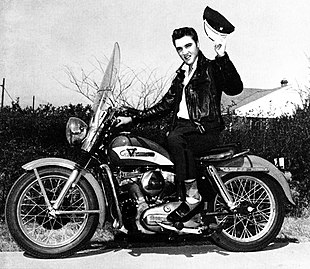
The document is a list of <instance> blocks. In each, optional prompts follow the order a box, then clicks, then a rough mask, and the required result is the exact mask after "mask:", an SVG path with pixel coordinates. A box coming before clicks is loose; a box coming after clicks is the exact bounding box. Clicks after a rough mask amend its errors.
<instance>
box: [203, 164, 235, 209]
mask: <svg viewBox="0 0 310 269" xmlns="http://www.w3.org/2000/svg"><path fill="white" fill-rule="evenodd" d="M206 170H207V172H208V174H209V175H210V176H211V178H212V179H213V181H214V183H215V184H216V186H217V189H218V191H219V192H220V195H221V196H222V197H223V199H224V201H225V203H226V205H227V206H228V207H229V209H230V210H231V211H233V210H234V209H235V208H236V204H235V202H234V200H233V198H232V197H231V195H230V194H229V192H228V190H227V188H226V186H225V184H224V182H223V181H222V179H221V177H220V175H219V174H218V172H217V171H216V169H215V167H214V166H213V165H208V166H206Z"/></svg>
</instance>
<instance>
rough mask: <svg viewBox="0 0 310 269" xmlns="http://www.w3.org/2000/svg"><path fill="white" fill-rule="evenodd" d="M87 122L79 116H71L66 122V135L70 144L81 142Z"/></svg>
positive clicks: (85, 131)
mask: <svg viewBox="0 0 310 269" xmlns="http://www.w3.org/2000/svg"><path fill="white" fill-rule="evenodd" d="M87 128H88V126H87V124H86V123H85V122H84V121H82V120H81V119H79V118H75V117H71V118H70V119H69V120H68V122H67V127H66V137H67V140H68V142H69V144H70V145H77V144H81V143H82V141H83V139H84V138H85V137H86V134H87Z"/></svg>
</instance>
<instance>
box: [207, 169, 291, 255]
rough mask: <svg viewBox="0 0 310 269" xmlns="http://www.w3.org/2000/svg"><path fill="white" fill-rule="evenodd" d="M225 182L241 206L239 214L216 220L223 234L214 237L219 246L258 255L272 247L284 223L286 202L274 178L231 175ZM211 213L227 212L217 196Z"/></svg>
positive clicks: (258, 175) (238, 205) (255, 175)
mask: <svg viewBox="0 0 310 269" xmlns="http://www.w3.org/2000/svg"><path fill="white" fill-rule="evenodd" d="M223 182H224V184H225V186H226V188H227V190H228V192H229V193H230V195H231V196H232V198H233V200H234V201H235V202H236V203H237V213H235V214H234V215H229V216H221V217H219V216H218V217H216V221H217V222H218V223H220V224H221V226H222V227H223V230H222V232H221V233H216V234H214V235H213V236H212V239H213V241H214V243H215V244H217V245H218V246H220V247H222V248H224V249H226V250H229V251H257V250H261V249H263V248H265V247H266V246H267V245H269V244H270V243H271V242H272V241H273V240H274V239H275V238H276V236H277V234H278V233H279V231H280V229H281V227H282V224H283V220H284V215H285V213H284V203H283V201H284V199H283V194H282V192H281V189H280V187H279V186H278V185H277V183H276V182H275V180H274V179H273V178H270V177H269V176H267V175H264V174H238V175H236V174H235V175H232V174H231V175H227V176H226V177H224V178H223ZM210 206H211V207H212V208H209V210H212V211H213V210H214V211H217V212H219V211H227V208H226V206H225V203H224V201H223V198H221V197H219V196H216V198H215V200H214V203H211V205H210Z"/></svg>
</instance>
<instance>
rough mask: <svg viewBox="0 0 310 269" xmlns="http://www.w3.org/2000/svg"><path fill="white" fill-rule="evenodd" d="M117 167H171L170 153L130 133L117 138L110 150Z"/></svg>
mask: <svg viewBox="0 0 310 269" xmlns="http://www.w3.org/2000/svg"><path fill="white" fill-rule="evenodd" d="M108 150H109V151H108V154H109V157H110V160H111V162H112V164H114V165H116V166H133V165H134V166H136V165H137V166H150V165H152V166H154V165H156V166H158V165H160V166H167V165H168V166H171V165H173V163H172V161H171V159H170V156H169V153H168V152H167V151H166V150H165V149H164V148H163V147H161V146H160V145H158V144H157V143H155V142H153V141H151V140H149V139H147V138H143V137H140V136H135V135H132V134H130V133H126V134H120V135H119V136H117V137H115V138H114V139H113V140H112V141H111V143H110V145H109V149H108Z"/></svg>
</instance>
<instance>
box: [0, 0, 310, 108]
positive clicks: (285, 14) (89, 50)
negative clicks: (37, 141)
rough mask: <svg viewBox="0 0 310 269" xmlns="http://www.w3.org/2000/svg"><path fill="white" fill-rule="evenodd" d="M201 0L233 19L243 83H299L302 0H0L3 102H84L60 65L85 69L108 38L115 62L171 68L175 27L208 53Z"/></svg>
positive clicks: (304, 31)
mask: <svg viewBox="0 0 310 269" xmlns="http://www.w3.org/2000/svg"><path fill="white" fill-rule="evenodd" d="M206 6H210V7H211V8H213V9H215V10H217V11H219V12H220V13H222V14H223V15H224V16H225V17H226V18H227V19H228V20H229V21H230V22H231V23H232V24H233V25H234V26H235V32H233V33H232V34H231V35H230V36H229V37H228V40H227V52H228V54H229V56H230V58H231V60H232V61H233V63H234V64H235V66H236V68H237V70H238V72H239V74H240V76H241V78H242V80H243V83H244V86H245V87H246V88H261V89H271V88H276V87H279V86H280V81H281V80H282V79H283V78H286V79H287V80H288V81H289V82H291V83H293V82H298V84H303V83H306V81H307V79H309V66H310V63H309V61H308V60H307V58H306V55H310V34H309V26H310V16H309V14H310V5H309V1H308V0H298V1H293V0H272V1H270V0H256V1H250V0H235V1H232V0H209V1H206V0H205V1H202V0H190V1H189V0H187V1H184V0H147V1H146V0H131V1H121V0H100V1H99V0H80V1H77V0H53V1H46V0H23V1H20V0H1V1H0V84H2V78H5V86H6V90H7V93H8V94H9V95H8V94H7V93H5V98H4V101H5V104H10V103H11V101H12V99H13V100H16V98H17V97H19V98H20V104H21V105H22V106H26V105H29V106H31V105H32V98H33V96H35V100H36V105H38V104H46V103H52V104H53V105H55V106H59V105H67V104H69V103H73V104H76V103H84V104H86V103H89V101H88V100H87V99H86V98H84V97H83V96H82V95H80V94H78V93H77V92H75V91H73V90H69V89H67V88H65V87H64V86H63V85H64V84H65V85H69V84H70V83H69V79H68V76H67V75H66V72H65V70H66V67H69V68H71V69H72V70H76V72H79V70H80V69H81V68H83V69H84V70H86V71H91V70H92V69H93V68H94V62H96V61H97V60H99V61H102V62H104V61H105V60H106V58H107V57H108V58H109V57H110V54H111V52H112V49H113V45H114V43H115V42H118V43H119V45H120V50H121V64H122V66H124V67H125V66H128V67H130V68H132V69H133V70H137V71H139V70H141V69H143V68H145V67H147V68H148V69H150V70H156V72H158V74H159V76H161V75H164V74H173V72H174V71H175V70H176V69H177V68H178V67H179V65H180V64H181V60H180V58H179V57H178V55H177V54H176V51H175V49H174V47H173V45H172V42H171V34H172V31H173V30H174V29H175V28H179V27H182V26H190V27H193V28H195V29H196V30H197V32H198V35H199V40H200V48H201V50H202V51H203V52H204V54H205V55H206V56H207V57H208V58H210V59H213V58H214V57H215V52H214V49H213V44H212V42H211V41H210V40H209V39H208V38H207V37H206V35H205V33H204V31H203V20H202V14H203V11H204V8H205V7H206ZM100 80H101V77H98V78H97V81H98V84H100ZM0 98H1V95H0Z"/></svg>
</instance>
